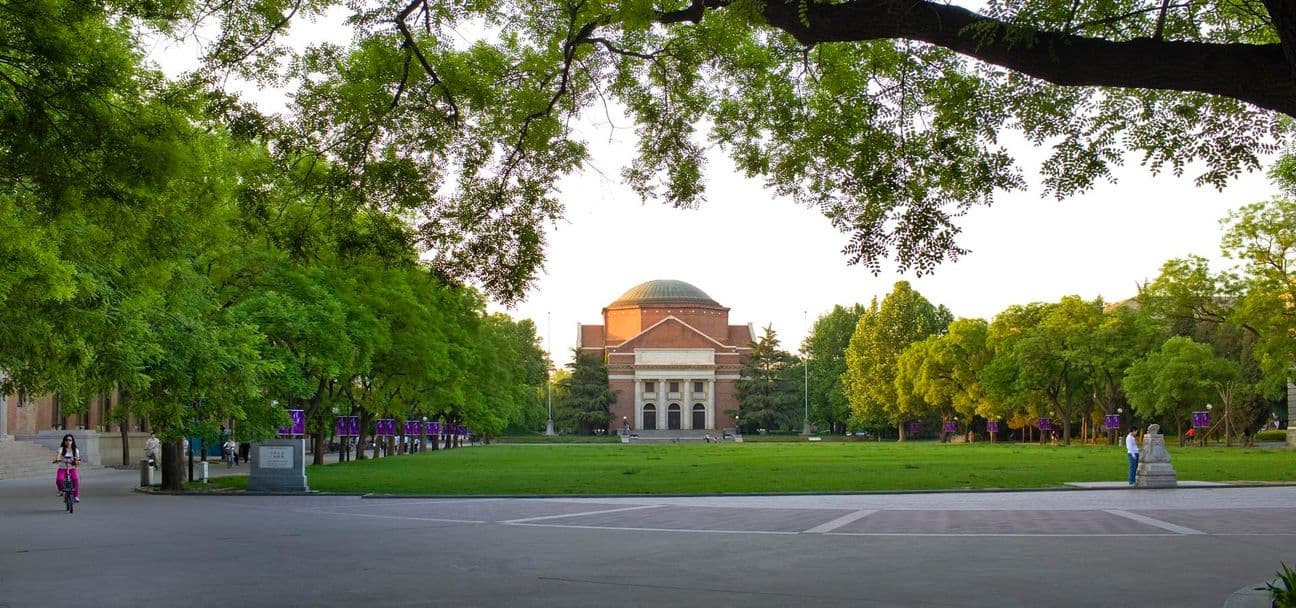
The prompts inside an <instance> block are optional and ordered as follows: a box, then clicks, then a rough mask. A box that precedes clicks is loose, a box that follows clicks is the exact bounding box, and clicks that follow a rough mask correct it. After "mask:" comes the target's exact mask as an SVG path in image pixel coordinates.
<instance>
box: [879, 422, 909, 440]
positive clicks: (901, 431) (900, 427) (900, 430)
mask: <svg viewBox="0 0 1296 608" xmlns="http://www.w3.org/2000/svg"><path fill="white" fill-rule="evenodd" d="M878 435H879V436H881V435H882V433H878ZM896 437H898V438H899V439H897V441H900V442H902V443H903V442H904V440H905V428H904V423H903V422H897V423H896Z"/></svg>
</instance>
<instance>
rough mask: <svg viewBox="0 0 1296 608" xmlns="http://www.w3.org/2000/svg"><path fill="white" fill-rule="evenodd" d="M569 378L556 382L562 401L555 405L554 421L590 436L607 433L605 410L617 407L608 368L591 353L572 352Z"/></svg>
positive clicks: (559, 400)
mask: <svg viewBox="0 0 1296 608" xmlns="http://www.w3.org/2000/svg"><path fill="white" fill-rule="evenodd" d="M567 367H568V369H569V370H571V375H569V376H567V377H565V378H562V379H560V380H559V381H558V391H557V394H560V395H561V396H562V397H561V399H558V400H556V401H555V405H554V419H555V421H556V422H557V423H559V424H560V426H562V427H564V428H574V429H577V430H578V431H579V432H580V433H582V434H586V435H588V434H592V433H593V432H594V431H595V430H596V429H602V430H604V431H606V430H607V429H608V422H609V421H610V420H611V419H612V414H611V412H610V411H609V410H608V407H609V406H611V405H612V404H613V403H616V399H617V395H616V392H615V391H613V390H612V389H610V388H608V377H607V364H606V363H604V362H603V359H602V358H601V357H600V356H599V355H597V354H593V353H586V352H581V350H580V349H572V362H571V363H569V364H568V365H567Z"/></svg>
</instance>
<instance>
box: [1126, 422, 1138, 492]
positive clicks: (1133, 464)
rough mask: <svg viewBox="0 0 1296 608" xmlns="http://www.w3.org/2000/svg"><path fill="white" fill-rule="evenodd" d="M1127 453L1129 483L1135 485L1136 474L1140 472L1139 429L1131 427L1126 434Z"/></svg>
mask: <svg viewBox="0 0 1296 608" xmlns="http://www.w3.org/2000/svg"><path fill="white" fill-rule="evenodd" d="M1125 453H1126V455H1127V456H1128V457H1129V485H1134V475H1135V474H1136V473H1137V472H1138V459H1139V446H1138V430H1137V429H1133V428H1131V429H1130V432H1129V434H1128V435H1126V436H1125Z"/></svg>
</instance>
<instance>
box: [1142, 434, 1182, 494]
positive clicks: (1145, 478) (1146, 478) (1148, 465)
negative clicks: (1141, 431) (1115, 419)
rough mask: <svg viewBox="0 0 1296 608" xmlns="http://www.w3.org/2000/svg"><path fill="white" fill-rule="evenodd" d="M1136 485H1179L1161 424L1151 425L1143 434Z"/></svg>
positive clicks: (1167, 486)
mask: <svg viewBox="0 0 1296 608" xmlns="http://www.w3.org/2000/svg"><path fill="white" fill-rule="evenodd" d="M1134 485H1135V486H1137V487H1140V488H1173V487H1176V486H1178V485H1179V482H1178V480H1177V479H1176V477H1175V470H1174V467H1173V466H1171V465H1170V453H1169V452H1167V451H1166V447H1165V435H1162V434H1161V425H1159V424H1154V425H1152V426H1149V427H1148V431H1147V434H1146V435H1144V436H1143V446H1142V447H1141V448H1140V450H1139V463H1138V475H1137V476H1136V477H1135V478H1134Z"/></svg>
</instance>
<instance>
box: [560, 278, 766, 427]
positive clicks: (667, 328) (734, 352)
mask: <svg viewBox="0 0 1296 608" xmlns="http://www.w3.org/2000/svg"><path fill="white" fill-rule="evenodd" d="M752 335H753V330H752V326H751V325H750V324H748V325H730V324H729V309H728V308H726V307H724V306H721V305H720V304H719V303H717V302H716V301H715V300H713V299H711V297H710V296H708V295H707V294H706V293H704V292H703V291H702V290H701V289H698V288H697V287H694V286H692V285H689V284H688V283H685V282H683V281H670V280H657V281H648V282H646V283H641V284H639V285H636V286H634V287H632V288H630V290H629V291H626V292H625V293H624V294H622V295H621V297H619V298H617V299H616V301H614V302H612V303H611V304H608V305H607V306H606V307H605V308H604V309H603V324H602V325H584V324H581V325H580V326H579V340H580V343H579V347H580V349H581V350H582V352H591V353H596V354H599V355H601V356H602V357H603V360H604V361H606V362H607V368H608V384H609V386H610V388H611V389H612V390H614V391H616V392H617V401H616V403H615V404H614V405H613V406H612V408H611V409H612V421H611V423H610V424H609V427H610V430H618V429H622V428H625V427H626V426H629V427H630V428H631V429H633V430H636V431H643V430H648V431H652V430H665V431H673V430H678V431H687V430H698V431H701V430H721V429H731V428H733V427H735V426H737V425H736V424H735V423H734V419H733V418H732V417H731V416H730V415H729V414H726V413H725V412H727V411H728V412H733V411H736V410H737V409H738V400H737V397H736V395H735V392H734V388H735V387H734V384H735V382H737V380H738V378H739V374H740V373H741V370H742V365H743V362H744V361H746V359H747V355H748V353H749V352H750V350H751V349H750V348H749V347H748V345H749V344H750V343H751V341H752Z"/></svg>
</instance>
